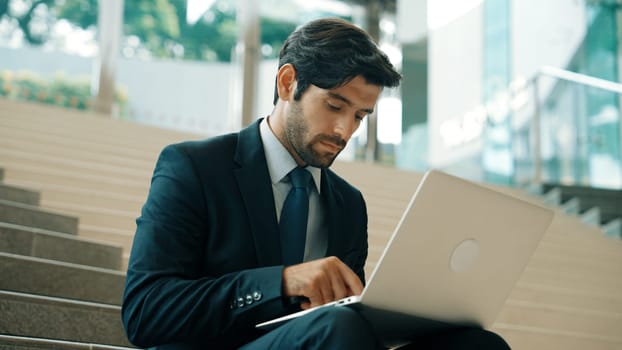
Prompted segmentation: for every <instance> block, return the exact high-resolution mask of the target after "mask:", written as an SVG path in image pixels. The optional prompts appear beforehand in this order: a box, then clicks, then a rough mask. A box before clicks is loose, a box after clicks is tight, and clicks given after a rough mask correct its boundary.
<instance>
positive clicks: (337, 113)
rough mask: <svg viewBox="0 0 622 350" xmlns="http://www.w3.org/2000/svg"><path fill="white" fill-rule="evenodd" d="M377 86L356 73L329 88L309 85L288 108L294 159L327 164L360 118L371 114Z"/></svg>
mask: <svg viewBox="0 0 622 350" xmlns="http://www.w3.org/2000/svg"><path fill="white" fill-rule="evenodd" d="M380 90H381V89H380V87H379V86H377V85H373V84H368V83H367V82H366V81H365V79H364V78H363V77H362V76H357V77H356V78H354V79H352V80H351V81H350V82H348V83H347V84H345V85H343V86H340V87H338V88H335V89H331V90H324V89H321V88H319V87H317V86H315V85H310V86H309V88H308V89H307V90H306V91H305V92H304V93H303V95H302V97H301V99H300V100H299V101H293V100H292V102H291V103H290V105H289V109H288V110H287V119H286V123H285V137H286V140H287V143H288V144H289V146H290V147H287V146H286V147H287V148H288V149H289V151H290V153H292V151H293V153H295V154H293V156H294V158H300V159H297V161H299V160H302V161H303V162H304V163H305V164H307V165H312V166H315V167H322V168H326V167H329V166H330V165H331V164H332V163H333V161H334V160H335V158H336V157H337V155H338V154H339V153H340V152H341V151H342V150H343V148H344V147H345V146H346V144H347V142H348V141H349V140H350V137H351V136H352V134H353V133H354V132H355V131H356V129H357V128H358V127H359V125H360V124H361V121H362V120H363V118H365V117H366V116H367V115H368V114H370V113H371V112H372V111H373V109H374V105H375V104H376V101H377V100H378V96H379V95H380Z"/></svg>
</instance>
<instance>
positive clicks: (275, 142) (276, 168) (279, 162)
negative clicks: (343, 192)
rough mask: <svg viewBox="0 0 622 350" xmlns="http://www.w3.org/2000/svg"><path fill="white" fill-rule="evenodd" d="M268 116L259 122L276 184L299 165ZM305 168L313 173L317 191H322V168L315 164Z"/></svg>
mask: <svg viewBox="0 0 622 350" xmlns="http://www.w3.org/2000/svg"><path fill="white" fill-rule="evenodd" d="M268 118H269V117H267V118H264V119H263V120H262V121H261V123H260V124H259V132H260V133H261V140H262V141H263V150H264V153H265V154H266V162H267V163H268V171H269V172H270V180H271V181H272V183H273V184H276V183H278V182H280V181H281V180H283V178H285V177H286V176H287V174H289V172H290V171H292V170H293V169H294V168H296V167H297V166H298V165H297V164H296V161H295V160H294V157H292V155H291V154H289V152H288V151H287V149H286V148H285V146H283V144H282V143H281V141H279V139H277V138H276V136H275V135H274V132H272V129H271V128H270V125H269V123H268ZM305 169H307V171H309V172H310V173H311V176H312V177H313V183H314V184H315V188H316V189H317V192H318V193H320V183H321V180H322V169H320V168H316V167H313V166H307V167H306V168H305Z"/></svg>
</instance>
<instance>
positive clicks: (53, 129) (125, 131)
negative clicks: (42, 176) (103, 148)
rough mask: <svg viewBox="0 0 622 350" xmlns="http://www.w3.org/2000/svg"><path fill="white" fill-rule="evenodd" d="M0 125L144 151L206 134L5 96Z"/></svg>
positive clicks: (2, 100) (0, 105)
mask: <svg viewBox="0 0 622 350" xmlns="http://www.w3.org/2000/svg"><path fill="white" fill-rule="evenodd" d="M0 126H1V127H3V128H10V129H24V130H32V131H37V132H40V133H42V134H56V135H59V136H64V137H66V138H71V139H77V140H84V141H94V142H98V143H103V144H109V145H114V146H117V147H119V148H120V149H123V148H125V149H136V150H144V151H151V150H153V149H157V148H158V147H159V145H160V144H162V143H171V142H174V141H175V140H183V139H197V138H200V137H204V136H201V135H198V134H192V133H184V132H180V131H174V130H168V129H163V128H158V127H153V126H147V125H142V124H138V123H133V122H129V121H124V120H117V119H112V118H109V117H107V116H104V115H98V114H96V113H92V112H84V111H77V110H70V109H66V108H59V107H54V106H49V105H40V104H33V103H24V102H16V101H8V100H6V99H0ZM121 154H122V153H121Z"/></svg>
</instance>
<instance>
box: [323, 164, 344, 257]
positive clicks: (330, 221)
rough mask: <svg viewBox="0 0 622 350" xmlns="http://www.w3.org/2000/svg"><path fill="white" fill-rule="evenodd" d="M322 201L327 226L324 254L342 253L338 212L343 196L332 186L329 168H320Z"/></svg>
mask: <svg viewBox="0 0 622 350" xmlns="http://www.w3.org/2000/svg"><path fill="white" fill-rule="evenodd" d="M321 193H322V201H323V206H324V208H326V210H325V211H324V213H325V214H324V215H326V216H325V217H326V227H327V228H328V234H327V237H328V247H327V248H326V255H327V256H332V255H335V256H337V255H339V254H340V253H343V239H342V237H343V229H344V228H343V227H342V226H341V224H340V223H341V222H342V220H340V213H341V212H342V210H343V208H344V205H343V197H342V196H341V193H340V192H339V191H338V190H337V189H336V188H335V186H333V183H332V174H331V172H330V171H329V170H322V191H321Z"/></svg>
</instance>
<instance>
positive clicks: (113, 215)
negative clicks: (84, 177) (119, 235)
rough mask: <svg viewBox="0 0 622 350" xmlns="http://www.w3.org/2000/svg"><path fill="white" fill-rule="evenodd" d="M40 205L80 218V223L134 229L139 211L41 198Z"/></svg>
mask: <svg viewBox="0 0 622 350" xmlns="http://www.w3.org/2000/svg"><path fill="white" fill-rule="evenodd" d="M41 205H42V206H44V207H45V208H49V209H51V210H55V211H59V212H62V213H65V214H67V215H73V216H76V217H79V218H80V223H83V224H86V225H95V226H105V227H109V228H116V229H126V230H132V231H133V230H134V229H135V228H136V218H137V217H138V216H139V215H140V211H136V212H131V211H126V210H117V209H111V208H102V207H96V206H93V205H83V204H74V203H67V202H56V201H49V200H42V201H41Z"/></svg>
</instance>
